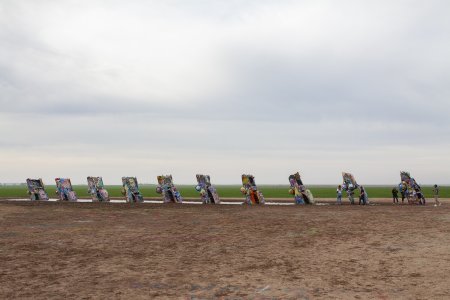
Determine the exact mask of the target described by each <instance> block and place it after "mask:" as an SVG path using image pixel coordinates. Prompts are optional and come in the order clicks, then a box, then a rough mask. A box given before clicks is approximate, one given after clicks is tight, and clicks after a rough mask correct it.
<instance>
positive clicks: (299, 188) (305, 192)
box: [289, 172, 314, 204]
mask: <svg viewBox="0 0 450 300" xmlns="http://www.w3.org/2000/svg"><path fill="white" fill-rule="evenodd" d="M289 184H290V189H289V194H291V195H294V199H295V204H314V197H313V194H312V193H311V191H310V190H309V189H307V188H306V187H305V186H304V185H303V181H302V178H301V176H300V173H299V172H297V173H295V174H292V175H290V176H289Z"/></svg>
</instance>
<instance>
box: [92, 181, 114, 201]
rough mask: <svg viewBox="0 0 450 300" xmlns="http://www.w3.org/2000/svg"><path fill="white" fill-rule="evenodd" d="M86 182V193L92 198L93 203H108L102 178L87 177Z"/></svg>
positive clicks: (107, 195)
mask: <svg viewBox="0 0 450 300" xmlns="http://www.w3.org/2000/svg"><path fill="white" fill-rule="evenodd" d="M87 182H88V193H89V194H90V195H91V197H92V201H94V202H107V201H109V194H108V191H107V190H106V189H105V186H104V184H103V178H102V177H94V176H89V177H88V178H87Z"/></svg>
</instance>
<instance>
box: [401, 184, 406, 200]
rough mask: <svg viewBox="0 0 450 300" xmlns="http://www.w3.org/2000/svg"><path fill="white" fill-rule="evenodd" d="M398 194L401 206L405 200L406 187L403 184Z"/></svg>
mask: <svg viewBox="0 0 450 300" xmlns="http://www.w3.org/2000/svg"><path fill="white" fill-rule="evenodd" d="M400 193H401V194H402V204H403V201H405V198H406V186H405V185H404V184H402V187H401V190H400Z"/></svg>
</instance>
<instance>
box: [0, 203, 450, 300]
mask: <svg viewBox="0 0 450 300" xmlns="http://www.w3.org/2000/svg"><path fill="white" fill-rule="evenodd" d="M0 282H1V284H0V298H1V299H7V298H34V299H36V298H38V299H48V298H58V299H61V298H77V299H80V298H103V299H111V298H113V299H116V298H123V299H139V298H177V299H178V298H181V299H217V298H219V299H240V298H245V299H273V298H280V299H313V298H325V299H326V298H342V299H352V298H355V299H368V298H374V299H399V298H402V299H405V298H406V299H423V298H428V299H444V298H447V299H448V298H450V284H449V282H450V205H448V204H447V203H446V204H445V205H443V206H441V207H433V206H432V205H429V206H426V207H422V206H408V205H403V206H402V205H399V206H391V205H389V206H388V205H379V206H368V207H360V206H349V205H344V206H334V205H328V206H314V207H293V206H291V207H283V206H271V207H269V206H266V207H244V206H239V205H228V206H225V205H222V206H202V205H159V204H141V205H131V206H130V205H127V204H102V203H42V202H39V203H31V202H0Z"/></svg>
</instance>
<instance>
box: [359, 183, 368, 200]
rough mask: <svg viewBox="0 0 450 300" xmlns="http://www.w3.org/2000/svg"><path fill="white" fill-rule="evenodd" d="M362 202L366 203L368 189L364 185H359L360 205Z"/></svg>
mask: <svg viewBox="0 0 450 300" xmlns="http://www.w3.org/2000/svg"><path fill="white" fill-rule="evenodd" d="M361 203H362V205H366V190H365V189H364V187H363V186H362V185H361V186H360V187H359V205H361Z"/></svg>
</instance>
